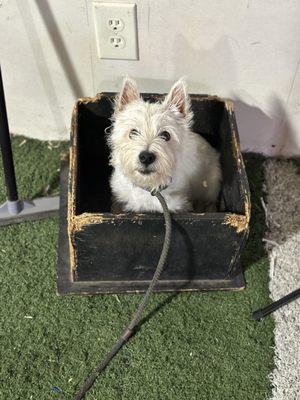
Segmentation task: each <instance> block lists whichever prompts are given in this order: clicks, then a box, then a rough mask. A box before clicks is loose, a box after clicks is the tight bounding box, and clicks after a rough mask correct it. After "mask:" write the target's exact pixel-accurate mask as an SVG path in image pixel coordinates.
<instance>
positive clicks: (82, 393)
mask: <svg viewBox="0 0 300 400" xmlns="http://www.w3.org/2000/svg"><path fill="white" fill-rule="evenodd" d="M151 194H152V196H156V197H157V199H158V200H159V202H160V204H161V206H162V208H163V212H164V218H165V226H166V230H165V239H164V244H163V248H162V251H161V255H160V258H159V261H158V264H157V267H156V270H155V273H154V276H153V278H152V281H151V283H150V285H149V287H148V289H147V291H146V293H145V296H144V297H143V300H142V301H141V303H140V305H139V307H138V309H137V311H136V313H135V314H134V316H133V318H132V320H131V321H130V323H129V325H128V326H127V328H126V329H125V330H124V332H123V334H122V336H121V337H120V339H119V340H118V341H117V342H116V343H115V344H114V346H113V347H112V349H111V351H110V352H109V353H108V354H107V355H106V356H105V358H104V359H103V360H102V361H101V363H100V364H99V365H98V366H97V368H96V369H95V370H94V371H93V372H92V373H91V374H90V376H89V377H88V378H87V380H86V381H85V382H84V384H83V386H82V388H81V389H80V390H79V392H78V393H77V394H76V396H75V397H74V400H81V399H83V398H84V396H85V395H86V393H87V392H88V391H89V389H90V388H91V387H92V386H93V384H94V382H95V380H96V379H97V377H98V375H100V374H101V372H103V371H104V370H105V368H106V367H107V366H108V364H109V363H110V361H111V360H112V359H113V358H114V356H115V355H116V354H117V353H118V351H119V350H120V349H121V348H122V347H123V346H124V344H125V343H126V342H127V341H128V340H129V338H130V337H131V336H132V335H133V334H134V331H135V329H136V327H137V326H138V324H139V323H140V321H141V318H142V314H143V311H144V310H145V308H146V306H147V304H148V302H149V298H150V296H151V294H152V292H153V289H154V286H155V284H156V282H157V281H158V279H159V276H160V274H161V271H162V269H163V266H164V264H165V261H166V258H167V255H168V251H169V247H170V241H171V215H170V212H169V209H168V206H167V204H166V202H165V199H164V198H163V196H162V195H161V194H160V192H156V191H152V192H151Z"/></svg>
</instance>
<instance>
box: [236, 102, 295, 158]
mask: <svg viewBox="0 0 300 400" xmlns="http://www.w3.org/2000/svg"><path fill="white" fill-rule="evenodd" d="M233 102H234V110H235V114H236V120H237V124H238V128H239V134H240V139H241V147H242V150H243V151H254V152H261V153H264V154H267V155H269V156H274V157H290V156H294V155H296V154H299V151H300V146H299V143H298V142H297V132H296V131H295V130H294V129H293V127H292V125H291V124H290V122H289V119H288V115H287V113H286V110H285V107H284V105H283V103H282V101H281V100H279V99H278V97H276V96H273V98H272V100H271V104H272V106H271V110H272V112H271V114H272V116H273V117H270V116H268V115H267V114H265V113H264V112H263V111H262V110H261V109H260V108H258V107H255V106H250V105H248V104H246V103H245V102H243V101H241V100H233Z"/></svg>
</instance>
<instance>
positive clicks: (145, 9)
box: [0, 0, 300, 156]
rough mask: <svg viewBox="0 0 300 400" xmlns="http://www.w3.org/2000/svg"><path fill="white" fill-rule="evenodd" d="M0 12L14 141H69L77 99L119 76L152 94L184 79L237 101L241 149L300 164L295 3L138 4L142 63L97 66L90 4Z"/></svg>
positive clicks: (16, 1) (17, 1)
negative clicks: (296, 160) (131, 79)
mask: <svg viewBox="0 0 300 400" xmlns="http://www.w3.org/2000/svg"><path fill="white" fill-rule="evenodd" d="M119 2H126V1H121V0H119ZM127 2H128V1H127ZM0 4H2V6H0V54H1V62H2V70H3V71H2V72H3V77H4V84H5V88H6V98H7V107H8V113H9V120H10V127H11V131H12V132H15V133H18V134H23V135H27V136H31V137H37V138H41V139H47V140H50V139H66V138H68V131H69V122H70V114H71V109H72V105H73V102H74V100H75V98H76V97H81V96H93V95H94V94H95V93H96V92H98V91H102V90H108V91H116V90H117V89H118V88H119V85H120V81H121V79H122V77H123V76H124V75H125V74H129V75H131V76H133V77H135V78H136V79H137V81H138V83H139V85H140V88H141V90H142V91H153V92H165V91H167V90H168V88H169V87H170V85H171V83H172V82H173V81H174V80H175V79H177V78H178V77H180V76H186V77H187V82H188V85H189V90H190V92H194V93H209V94H218V95H220V96H224V97H227V98H231V99H233V100H235V108H236V114H237V120H238V125H239V130H240V136H241V143H242V148H243V149H244V150H251V151H258V152H264V153H266V154H269V155H286V156H291V155H297V154H298V155H300V97H299V93H300V71H299V65H300V24H299V20H300V2H299V1H297V0H285V1H282V0H281V1H279V0H264V1H259V0H223V1H221V0H212V1H210V2H209V1H204V0H195V1H193V0H185V1H183V0H172V1H171V0H169V1H167V0H148V1H147V0H136V4H137V10H138V33H139V52H140V60H139V61H123V60H114V61H112V60H99V59H98V58H97V53H96V43H95V37H94V27H93V18H92V15H91V0H86V1H85V0H68V1H63V0H51V1H50V0H48V1H47V0H0Z"/></svg>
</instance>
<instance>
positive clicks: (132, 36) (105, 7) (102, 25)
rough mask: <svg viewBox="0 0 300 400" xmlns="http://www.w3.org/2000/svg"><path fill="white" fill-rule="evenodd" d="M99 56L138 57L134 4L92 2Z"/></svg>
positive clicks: (125, 58)
mask: <svg viewBox="0 0 300 400" xmlns="http://www.w3.org/2000/svg"><path fill="white" fill-rule="evenodd" d="M93 14H94V23H95V30H96V42H97V51H98V57H99V58H110V59H119V60H137V59H138V40H137V20H136V4H125V3H99V2H94V3H93Z"/></svg>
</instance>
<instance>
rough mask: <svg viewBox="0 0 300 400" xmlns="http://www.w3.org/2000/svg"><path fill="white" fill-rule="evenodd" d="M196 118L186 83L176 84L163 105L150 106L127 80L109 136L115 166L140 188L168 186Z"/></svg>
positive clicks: (180, 81) (119, 98)
mask: <svg viewBox="0 0 300 400" xmlns="http://www.w3.org/2000/svg"><path fill="white" fill-rule="evenodd" d="M192 117H193V115H192V112H191V109H190V99H189V96H188V94H187V92H186V88H185V84H184V82H183V81H182V80H179V81H178V82H176V83H175V84H174V86H173V87H172V88H171V90H170V93H169V94H168V95H167V96H166V97H165V99H164V101H163V102H162V103H149V102H145V101H143V99H142V98H141V97H140V94H139V91H138V88H137V85H136V83H135V82H134V81H133V80H132V79H129V78H126V79H125V80H124V82H123V86H122V89H121V91H120V93H119V95H118V96H117V97H116V98H115V105H114V114H113V117H112V130H111V133H110V134H109V135H108V143H109V145H110V148H111V164H112V165H113V166H114V167H115V168H117V167H120V168H121V169H122V171H123V173H124V175H125V176H127V177H128V178H129V179H130V180H131V181H132V182H133V183H134V184H136V185H137V186H140V187H143V188H147V189H158V188H159V187H164V186H168V185H169V184H170V182H171V180H172V175H173V174H174V171H175V168H176V165H177V164H178V162H179V160H180V157H181V155H182V146H184V141H185V139H186V136H187V135H188V132H189V128H190V125H191V123H192Z"/></svg>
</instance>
